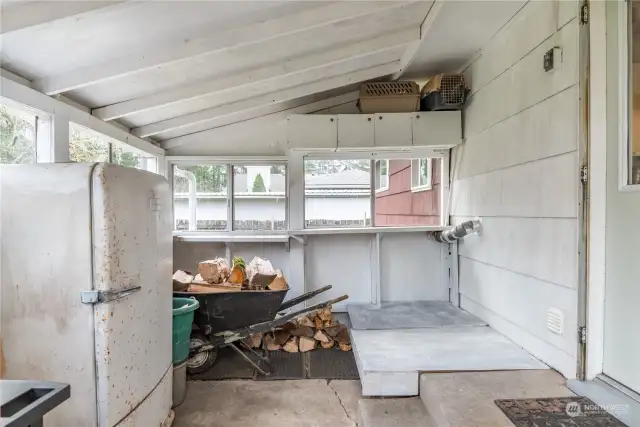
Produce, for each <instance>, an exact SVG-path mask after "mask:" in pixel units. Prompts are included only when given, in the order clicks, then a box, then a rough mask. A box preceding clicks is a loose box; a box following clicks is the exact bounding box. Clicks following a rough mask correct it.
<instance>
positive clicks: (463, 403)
mask: <svg viewBox="0 0 640 427" xmlns="http://www.w3.org/2000/svg"><path fill="white" fill-rule="evenodd" d="M565 381H566V380H565V378H564V377H563V376H562V375H560V374H558V373H557V372H555V371H553V370H550V369H547V370H523V371H489V372H452V373H430V374H423V375H421V376H420V398H421V399H422V401H423V402H424V406H425V407H426V408H427V411H428V413H429V415H430V416H431V417H432V419H433V420H434V422H435V425H436V426H437V427H513V423H511V421H509V419H508V418H507V417H506V416H505V415H504V413H503V412H502V411H501V410H500V409H499V408H498V407H497V406H496V404H495V403H494V400H496V399H529V398H542V397H565V396H573V395H574V394H573V393H572V392H571V390H569V389H568V388H567V387H566V386H565Z"/></svg>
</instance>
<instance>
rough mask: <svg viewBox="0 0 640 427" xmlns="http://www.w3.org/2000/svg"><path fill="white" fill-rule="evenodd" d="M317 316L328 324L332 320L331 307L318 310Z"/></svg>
mask: <svg viewBox="0 0 640 427" xmlns="http://www.w3.org/2000/svg"><path fill="white" fill-rule="evenodd" d="M317 316H318V317H319V318H320V319H321V320H322V321H323V322H328V321H329V320H331V317H332V315H331V306H329V307H325V308H323V309H322V310H318V313H317Z"/></svg>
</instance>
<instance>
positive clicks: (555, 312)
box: [547, 307, 564, 335]
mask: <svg viewBox="0 0 640 427" xmlns="http://www.w3.org/2000/svg"><path fill="white" fill-rule="evenodd" d="M547 329H549V330H550V331H551V332H553V333H554V334H557V335H562V334H563V333H564V315H563V314H562V311H561V310H559V309H557V308H555V307H551V308H550V309H549V310H547Z"/></svg>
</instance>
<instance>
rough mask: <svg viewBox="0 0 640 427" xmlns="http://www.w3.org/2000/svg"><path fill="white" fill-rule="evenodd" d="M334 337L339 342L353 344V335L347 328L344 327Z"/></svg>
mask: <svg viewBox="0 0 640 427" xmlns="http://www.w3.org/2000/svg"><path fill="white" fill-rule="evenodd" d="M333 339H334V340H336V341H337V342H338V343H339V344H351V337H350V336H349V331H347V328H344V329H342V330H341V331H340V332H339V333H338V334H337V335H336V336H335V337H334V338H333Z"/></svg>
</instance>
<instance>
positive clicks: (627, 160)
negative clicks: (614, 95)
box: [618, 1, 640, 191]
mask: <svg viewBox="0 0 640 427" xmlns="http://www.w3.org/2000/svg"><path fill="white" fill-rule="evenodd" d="M625 3H626V4H625V5H624V6H623V7H620V8H619V9H618V10H619V14H618V41H619V43H618V58H619V59H618V60H619V62H618V68H619V70H621V74H622V76H621V78H620V79H619V80H618V81H619V88H618V91H619V95H620V96H619V100H620V105H619V112H620V113H619V126H620V138H618V139H619V142H620V146H619V160H618V165H619V166H618V171H619V185H618V189H619V190H620V191H640V183H638V184H632V183H631V173H632V171H633V166H632V165H633V163H632V162H633V155H632V153H633V142H634V141H633V101H634V94H633V51H632V50H633V23H632V19H633V15H632V7H633V2H631V1H627V2H625Z"/></svg>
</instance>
